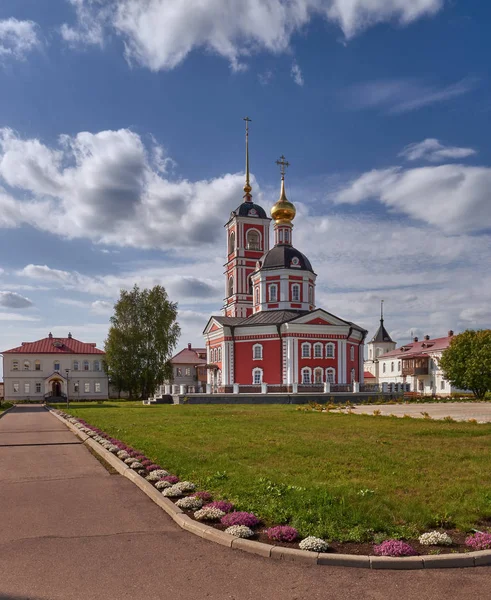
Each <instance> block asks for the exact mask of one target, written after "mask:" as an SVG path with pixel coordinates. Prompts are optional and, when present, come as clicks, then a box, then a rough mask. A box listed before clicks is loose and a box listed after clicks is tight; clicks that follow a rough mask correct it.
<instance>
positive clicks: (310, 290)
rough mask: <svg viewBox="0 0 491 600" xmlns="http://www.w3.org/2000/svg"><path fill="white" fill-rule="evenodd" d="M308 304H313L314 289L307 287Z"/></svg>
mask: <svg viewBox="0 0 491 600" xmlns="http://www.w3.org/2000/svg"><path fill="white" fill-rule="evenodd" d="M309 303H310V304H314V288H313V287H312V286H311V285H309Z"/></svg>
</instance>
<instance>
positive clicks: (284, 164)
mask: <svg viewBox="0 0 491 600" xmlns="http://www.w3.org/2000/svg"><path fill="white" fill-rule="evenodd" d="M276 164H277V165H279V167H280V173H281V179H285V169H286V167H289V166H290V163H289V162H288V161H287V160H286V158H285V157H284V156H283V154H282V155H281V156H280V159H279V160H277V161H276Z"/></svg>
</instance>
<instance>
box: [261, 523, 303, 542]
mask: <svg viewBox="0 0 491 600" xmlns="http://www.w3.org/2000/svg"><path fill="white" fill-rule="evenodd" d="M266 534H267V536H268V538H269V539H270V540H274V541H275V542H294V541H295V540H296V539H297V537H298V531H297V530H296V529H295V528H294V527H290V526H289V525H277V526H276V527H270V528H269V529H266Z"/></svg>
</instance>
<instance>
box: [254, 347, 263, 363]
mask: <svg viewBox="0 0 491 600" xmlns="http://www.w3.org/2000/svg"><path fill="white" fill-rule="evenodd" d="M262 359H263V345H262V344H254V346H253V347H252V360H262Z"/></svg>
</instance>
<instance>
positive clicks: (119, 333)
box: [105, 285, 181, 398]
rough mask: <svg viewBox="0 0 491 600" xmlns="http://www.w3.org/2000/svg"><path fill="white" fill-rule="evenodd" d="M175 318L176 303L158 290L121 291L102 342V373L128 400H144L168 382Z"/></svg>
mask: <svg viewBox="0 0 491 600" xmlns="http://www.w3.org/2000/svg"><path fill="white" fill-rule="evenodd" d="M176 318H177V303H175V302H171V301H170V300H169V298H168V296H167V292H166V291H165V289H164V288H163V287H162V286H160V285H156V286H155V287H154V288H152V289H151V290H149V289H143V290H140V288H139V287H138V286H137V285H135V286H134V287H133V289H132V290H130V291H127V290H121V292H120V297H119V300H118V301H117V302H116V304H115V305H114V315H113V316H112V317H111V327H110V328H109V333H108V336H107V339H106V341H105V351H106V370H107V373H108V376H109V379H110V380H111V381H112V382H113V383H114V384H115V385H116V386H117V387H118V388H119V389H121V390H125V391H127V392H129V395H130V397H132V398H137V397H141V398H148V397H149V396H151V395H152V394H154V393H155V390H156V389H157V386H158V385H159V384H161V383H162V382H163V381H164V380H165V379H168V378H170V376H171V374H172V370H171V369H172V368H171V364H170V358H171V356H172V352H173V350H174V348H175V347H176V344H177V341H178V339H179V335H180V333H181V330H180V327H179V325H178V323H177V322H176Z"/></svg>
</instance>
